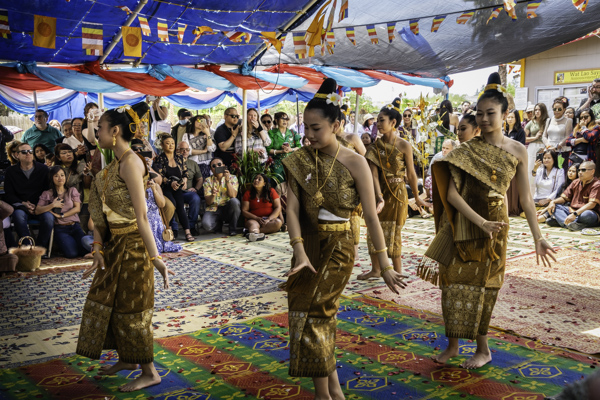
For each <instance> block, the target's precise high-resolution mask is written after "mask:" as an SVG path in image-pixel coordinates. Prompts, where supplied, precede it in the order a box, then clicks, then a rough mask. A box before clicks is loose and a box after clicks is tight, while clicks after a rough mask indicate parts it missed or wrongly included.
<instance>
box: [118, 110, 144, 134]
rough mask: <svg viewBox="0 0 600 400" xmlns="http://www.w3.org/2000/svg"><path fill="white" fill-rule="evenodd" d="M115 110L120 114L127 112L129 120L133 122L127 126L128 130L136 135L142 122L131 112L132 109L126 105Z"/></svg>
mask: <svg viewBox="0 0 600 400" xmlns="http://www.w3.org/2000/svg"><path fill="white" fill-rule="evenodd" d="M116 110H117V112H120V113H124V112H127V114H129V116H130V117H131V119H133V122H132V123H130V124H129V130H130V131H131V132H132V133H136V132H137V130H138V129H139V126H140V125H141V123H142V121H141V120H140V117H139V116H138V115H137V113H136V112H135V111H134V110H133V108H131V106H130V105H129V104H126V105H124V106H121V107H117V108H116Z"/></svg>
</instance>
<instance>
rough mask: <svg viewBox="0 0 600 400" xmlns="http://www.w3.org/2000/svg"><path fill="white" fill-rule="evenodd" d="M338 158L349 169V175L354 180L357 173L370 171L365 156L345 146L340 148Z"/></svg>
mask: <svg viewBox="0 0 600 400" xmlns="http://www.w3.org/2000/svg"><path fill="white" fill-rule="evenodd" d="M338 160H339V161H340V162H341V163H342V164H343V165H344V167H346V168H347V169H348V171H350V175H352V177H354V179H355V180H356V178H357V175H360V174H361V173H367V174H369V173H370V171H371V170H370V169H369V164H368V163H367V159H366V158H364V157H363V156H361V155H360V154H358V153H356V152H354V151H352V150H350V149H348V148H346V147H342V148H341V149H340V154H339V156H338Z"/></svg>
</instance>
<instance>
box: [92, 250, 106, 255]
mask: <svg viewBox="0 0 600 400" xmlns="http://www.w3.org/2000/svg"><path fill="white" fill-rule="evenodd" d="M96 252H98V253H100V254H102V255H104V252H103V251H102V250H94V251H92V255H94V254H96Z"/></svg>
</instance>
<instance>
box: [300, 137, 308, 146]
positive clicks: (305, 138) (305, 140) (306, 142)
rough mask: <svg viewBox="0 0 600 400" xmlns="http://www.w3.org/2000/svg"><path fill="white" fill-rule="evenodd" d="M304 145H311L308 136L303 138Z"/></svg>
mask: <svg viewBox="0 0 600 400" xmlns="http://www.w3.org/2000/svg"><path fill="white" fill-rule="evenodd" d="M304 146H310V140H308V137H306V136H304V137H303V138H302V147H304Z"/></svg>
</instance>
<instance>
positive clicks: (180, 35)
mask: <svg viewBox="0 0 600 400" xmlns="http://www.w3.org/2000/svg"><path fill="white" fill-rule="evenodd" d="M185 28H187V25H186V24H178V27H177V40H179V44H181V43H183V34H184V33H185Z"/></svg>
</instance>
